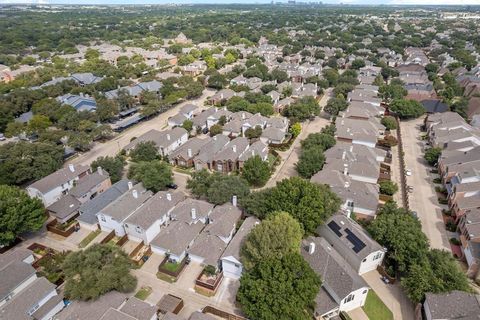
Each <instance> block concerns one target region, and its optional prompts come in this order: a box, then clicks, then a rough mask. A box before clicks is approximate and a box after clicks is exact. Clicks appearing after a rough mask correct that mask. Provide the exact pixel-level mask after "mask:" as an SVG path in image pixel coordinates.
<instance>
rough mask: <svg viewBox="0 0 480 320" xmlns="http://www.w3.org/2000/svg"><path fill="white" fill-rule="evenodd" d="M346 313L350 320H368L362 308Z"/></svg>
mask: <svg viewBox="0 0 480 320" xmlns="http://www.w3.org/2000/svg"><path fill="white" fill-rule="evenodd" d="M347 313H348V315H349V316H350V318H352V320H369V318H368V316H367V314H366V313H365V311H363V309H362V308H357V309H353V310H351V311H349V312H347Z"/></svg>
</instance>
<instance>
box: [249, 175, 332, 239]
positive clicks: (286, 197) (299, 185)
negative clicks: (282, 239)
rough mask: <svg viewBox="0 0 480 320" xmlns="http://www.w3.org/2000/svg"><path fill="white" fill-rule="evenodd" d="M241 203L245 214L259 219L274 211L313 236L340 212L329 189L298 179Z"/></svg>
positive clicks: (255, 194)
mask: <svg viewBox="0 0 480 320" xmlns="http://www.w3.org/2000/svg"><path fill="white" fill-rule="evenodd" d="M241 203H242V205H243V207H244V209H245V210H246V211H247V213H249V214H253V215H255V216H257V217H259V218H260V219H264V218H266V217H267V216H268V215H269V214H270V213H271V212H274V211H285V212H289V213H290V214H291V215H292V217H294V218H295V219H297V221H298V222H299V223H300V224H301V225H302V227H303V229H304V230H305V232H306V233H313V232H314V231H315V229H316V228H317V227H318V226H319V225H320V224H322V223H323V222H324V221H325V220H326V219H328V218H329V217H330V216H331V215H332V214H334V213H335V212H337V211H338V209H339V208H340V199H339V198H338V197H337V195H336V194H335V193H333V192H332V191H331V190H330V188H329V187H327V186H325V185H320V184H315V183H311V182H310V181H308V180H305V179H302V178H299V177H292V178H290V179H284V180H282V181H280V182H278V183H277V185H276V186H275V187H273V188H269V189H265V190H262V191H259V192H254V193H252V194H251V195H250V196H249V197H248V198H245V199H244V200H243V201H241Z"/></svg>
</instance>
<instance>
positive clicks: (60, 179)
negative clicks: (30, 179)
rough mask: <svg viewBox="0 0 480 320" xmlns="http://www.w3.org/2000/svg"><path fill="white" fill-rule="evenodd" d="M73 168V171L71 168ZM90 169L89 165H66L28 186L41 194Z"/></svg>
mask: <svg viewBox="0 0 480 320" xmlns="http://www.w3.org/2000/svg"><path fill="white" fill-rule="evenodd" d="M71 168H73V171H72V170H71ZM88 170H90V167H89V166H84V165H76V166H73V165H71V166H67V167H66V168H62V169H59V170H57V171H55V172H54V173H52V174H49V175H48V176H46V177H44V178H42V179H40V180H38V181H36V182H34V183H32V184H31V185H30V186H29V188H35V189H37V190H38V191H40V192H41V193H43V194H46V193H48V192H49V191H51V190H53V189H55V188H56V187H58V186H60V185H62V184H64V183H67V182H68V181H70V180H73V179H75V178H77V177H78V176H79V175H81V174H83V173H85V172H87V171H88Z"/></svg>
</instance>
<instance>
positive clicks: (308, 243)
mask: <svg viewBox="0 0 480 320" xmlns="http://www.w3.org/2000/svg"><path fill="white" fill-rule="evenodd" d="M301 254H302V256H303V257H304V258H305V260H306V261H307V262H308V264H309V265H310V266H311V267H312V269H313V271H315V273H317V274H318V275H319V276H320V277H321V278H322V287H321V289H320V291H319V293H318V294H317V297H316V299H315V300H316V301H321V303H317V305H316V306H315V312H314V314H315V318H317V319H330V318H333V317H335V316H338V314H339V313H340V312H341V311H345V312H348V311H350V310H353V309H356V308H360V307H362V306H363V305H365V301H366V299H367V294H368V290H369V287H368V285H367V284H366V282H365V281H364V280H363V279H362V278H361V277H360V276H359V275H358V273H357V272H356V271H355V270H354V269H352V267H351V266H350V265H349V263H348V262H347V261H346V260H345V259H344V258H343V257H342V256H341V254H340V253H339V252H337V251H336V249H335V248H333V247H332V246H331V245H330V244H329V243H328V242H327V241H326V240H325V239H324V238H318V237H317V238H316V237H308V238H307V239H305V240H303V241H302V247H301Z"/></svg>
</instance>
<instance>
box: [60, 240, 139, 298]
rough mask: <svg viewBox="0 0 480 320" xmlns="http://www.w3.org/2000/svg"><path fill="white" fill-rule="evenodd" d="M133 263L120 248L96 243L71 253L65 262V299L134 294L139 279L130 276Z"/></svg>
mask: <svg viewBox="0 0 480 320" xmlns="http://www.w3.org/2000/svg"><path fill="white" fill-rule="evenodd" d="M132 266H133V265H132V262H131V261H130V258H129V257H128V256H127V254H126V253H125V252H124V251H123V250H122V249H120V248H119V247H117V246H112V245H108V244H94V245H93V246H91V247H89V248H87V249H85V250H81V251H76V252H72V253H70V254H69V255H68V256H67V257H66V258H65V261H64V262H63V272H64V274H65V297H67V298H68V299H73V300H95V299H97V298H98V297H100V296H101V295H103V294H105V293H107V292H109V291H113V290H116V291H120V292H125V293H127V292H131V291H133V290H134V289H135V286H136V284H137V279H136V278H135V277H134V276H132V275H131V274H130V269H131V268H132Z"/></svg>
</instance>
